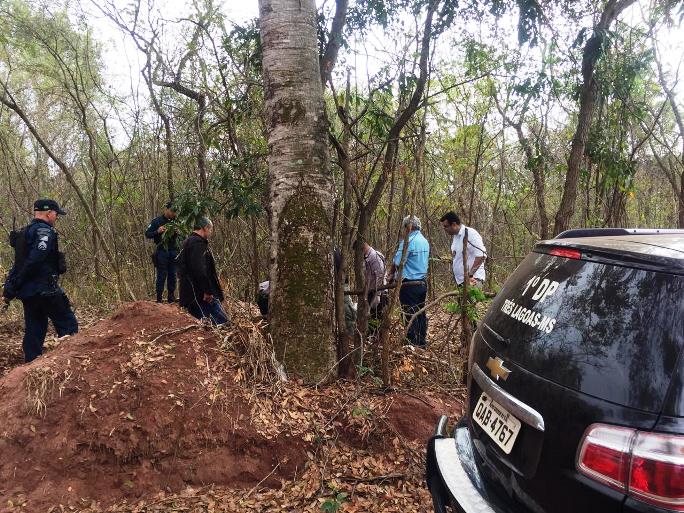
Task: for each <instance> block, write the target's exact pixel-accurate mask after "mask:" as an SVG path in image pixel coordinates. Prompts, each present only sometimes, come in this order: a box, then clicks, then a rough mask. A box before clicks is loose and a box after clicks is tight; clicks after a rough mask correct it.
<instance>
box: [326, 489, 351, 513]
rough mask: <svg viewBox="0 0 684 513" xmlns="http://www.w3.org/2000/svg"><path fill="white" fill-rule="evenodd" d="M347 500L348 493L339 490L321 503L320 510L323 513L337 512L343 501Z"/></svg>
mask: <svg viewBox="0 0 684 513" xmlns="http://www.w3.org/2000/svg"><path fill="white" fill-rule="evenodd" d="M348 501H349V496H348V494H346V493H344V492H340V493H338V494H337V495H335V497H333V498H331V499H326V500H325V502H323V504H321V511H324V512H325V513H337V512H338V511H342V509H343V507H344V503H345V502H348Z"/></svg>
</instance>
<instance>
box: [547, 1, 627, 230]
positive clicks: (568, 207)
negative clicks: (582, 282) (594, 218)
mask: <svg viewBox="0 0 684 513" xmlns="http://www.w3.org/2000/svg"><path fill="white" fill-rule="evenodd" d="M634 2H635V0H609V1H608V3H607V4H606V7H605V9H604V10H603V12H602V13H601V18H600V20H599V22H598V23H597V24H596V26H595V27H594V31H593V34H592V35H591V37H590V38H589V40H588V41H587V43H586V44H585V45H584V50H583V53H582V81H583V82H582V91H581V94H580V108H579V114H578V116H577V128H576V130H575V136H574V137H573V138H572V146H571V147H570V156H569V158H568V170H567V173H566V175H565V187H564V188H563V196H562V198H561V203H560V206H559V207H558V212H557V213H556V223H555V225H554V229H553V231H554V233H555V234H558V233H560V232H562V231H564V230H567V229H568V228H569V227H570V223H571V221H572V216H573V214H574V213H575V200H576V199H577V184H578V181H579V175H580V166H581V165H582V160H583V159H584V149H585V147H586V145H587V138H588V136H589V128H590V127H591V120H592V118H593V116H594V107H595V106H596V98H597V96H598V83H597V82H596V78H595V76H594V71H595V69H596V63H597V62H598V60H599V58H600V57H601V55H602V54H603V50H604V47H605V40H606V37H607V32H608V28H609V27H610V25H611V23H613V21H615V19H616V18H617V17H618V16H619V15H620V13H621V12H622V11H624V10H625V9H626V8H627V7H629V6H630V5H632V4H633V3H634Z"/></svg>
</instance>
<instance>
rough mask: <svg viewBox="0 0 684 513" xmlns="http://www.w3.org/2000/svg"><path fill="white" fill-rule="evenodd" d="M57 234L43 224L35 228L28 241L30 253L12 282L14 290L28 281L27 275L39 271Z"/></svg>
mask: <svg viewBox="0 0 684 513" xmlns="http://www.w3.org/2000/svg"><path fill="white" fill-rule="evenodd" d="M56 237H57V235H56V234H55V232H54V231H53V230H52V229H51V228H50V227H48V226H45V225H42V226H38V228H36V229H35V230H33V236H32V238H31V240H28V241H26V242H27V250H28V253H27V255H26V260H25V261H24V265H23V267H22V268H21V269H20V270H19V272H18V273H17V274H16V277H15V279H14V282H13V283H12V288H13V289H14V291H15V292H16V291H19V289H20V288H21V286H22V285H23V284H24V282H25V281H26V277H27V276H31V275H33V274H35V273H36V272H37V271H38V268H39V267H40V265H41V264H42V263H43V262H44V261H45V259H46V258H47V256H48V255H49V254H50V251H51V250H52V248H53V246H54V244H55V238H56Z"/></svg>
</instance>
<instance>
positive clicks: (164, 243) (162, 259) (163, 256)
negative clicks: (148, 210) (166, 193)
mask: <svg viewBox="0 0 684 513" xmlns="http://www.w3.org/2000/svg"><path fill="white" fill-rule="evenodd" d="M175 218H176V209H175V208H173V204H172V203H171V202H170V201H169V202H168V203H167V204H166V206H165V208H164V213H163V214H162V215H160V216H159V217H155V218H154V219H152V222H151V223H150V225H149V226H148V227H147V229H146V230H145V237H147V238H148V239H153V240H154V243H155V244H156V248H155V250H154V253H153V254H152V262H153V263H154V268H155V269H156V271H157V284H156V292H157V303H161V302H162V301H163V296H164V287H167V289H168V291H169V295H168V300H169V303H174V302H175V301H176V257H177V256H178V242H179V241H178V239H179V237H178V235H175V234H174V235H172V236H170V237H169V236H168V235H167V236H166V237H165V236H164V232H166V230H167V226H166V225H167V224H168V223H170V222H171V221H173V220H174V219H175Z"/></svg>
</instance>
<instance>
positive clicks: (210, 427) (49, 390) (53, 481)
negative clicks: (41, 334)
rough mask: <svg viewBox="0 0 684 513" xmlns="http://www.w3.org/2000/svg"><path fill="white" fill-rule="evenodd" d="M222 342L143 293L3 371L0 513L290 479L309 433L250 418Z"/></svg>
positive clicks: (301, 459) (0, 380)
mask: <svg viewBox="0 0 684 513" xmlns="http://www.w3.org/2000/svg"><path fill="white" fill-rule="evenodd" d="M219 343H220V339H219V338H218V337H217V335H215V333H214V332H213V331H212V330H208V329H205V328H202V327H201V326H199V325H198V324H197V322H196V321H195V320H194V319H192V318H191V317H189V316H188V315H186V314H184V313H182V312H181V311H180V310H178V309H177V308H175V307H173V306H169V305H158V304H154V303H149V302H136V303H131V304H127V305H125V306H123V307H122V308H121V309H120V310H119V311H118V312H117V313H115V314H114V315H112V316H111V317H109V318H107V319H104V320H102V321H100V322H99V323H97V324H95V325H94V326H92V327H90V328H88V329H86V330H84V331H83V332H82V333H79V334H78V335H76V336H74V337H72V338H71V339H68V340H66V341H64V342H62V343H61V344H60V346H59V347H58V348H57V349H56V350H54V351H53V352H51V353H49V354H48V355H45V356H43V357H41V358H39V359H37V360H36V361H34V362H32V363H31V364H29V365H22V366H20V367H17V368H15V369H13V370H12V371H11V372H9V373H8V374H7V375H6V376H4V377H2V378H0V397H2V401H1V402H0V419H2V420H0V510H1V509H2V508H5V507H11V506H12V505H15V506H16V505H17V504H24V510H25V511H45V510H47V509H48V508H49V507H50V506H55V505H58V504H62V505H65V506H73V507H75V508H78V507H82V506H86V505H88V504H90V503H92V502H93V501H96V502H99V503H100V504H102V505H106V504H109V503H112V502H114V501H119V500H122V499H127V498H130V499H133V498H136V497H140V496H143V495H147V494H153V493H156V492H158V491H159V490H168V491H178V490H180V489H182V488H184V487H186V486H188V485H193V486H195V485H197V486H202V485H207V484H217V485H226V486H230V487H245V488H251V487H253V486H255V485H256V484H257V483H259V482H260V481H262V480H263V479H264V478H266V477H267V476H268V479H266V481H265V482H264V483H263V484H266V485H269V484H270V485H277V484H278V483H280V479H281V478H289V477H291V476H292V475H293V474H294V473H295V472H296V471H297V469H298V468H300V467H301V466H302V465H303V462H304V459H305V457H306V456H305V453H306V451H305V450H304V442H303V441H301V439H294V438H288V437H285V436H279V437H275V438H272V439H266V438H265V437H263V436H262V435H260V434H259V433H258V432H257V431H256V430H255V429H254V428H253V427H252V426H251V424H250V421H249V413H250V408H249V406H248V404H246V402H245V401H244V400H243V399H240V398H239V394H238V393H237V389H236V387H237V385H236V379H235V373H234V371H233V370H232V369H231V368H230V364H229V363H228V361H227V356H226V353H225V352H224V351H221V350H220V349H219ZM274 469H275V470H274Z"/></svg>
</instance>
